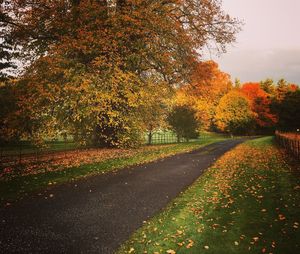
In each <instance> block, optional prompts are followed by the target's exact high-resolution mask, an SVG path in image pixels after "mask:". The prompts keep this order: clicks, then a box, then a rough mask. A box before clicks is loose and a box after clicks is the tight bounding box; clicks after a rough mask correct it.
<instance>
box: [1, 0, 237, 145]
mask: <svg viewBox="0 0 300 254" xmlns="http://www.w3.org/2000/svg"><path fill="white" fill-rule="evenodd" d="M221 7H222V6H221V1H219V0H205V1H200V0H196V1H195V0H168V1H166V0H142V1H141V0H53V1H52V0H51V1H49V0H38V1H37V0H5V1H1V13H0V23H1V31H0V32H1V38H0V40H1V48H0V56H1V61H0V62H1V63H3V64H1V66H0V67H1V68H0V69H1V70H2V71H1V74H2V75H1V78H2V80H4V79H7V78H8V75H7V74H8V72H7V67H11V66H12V65H13V62H15V63H17V65H18V66H19V67H20V68H19V75H18V76H17V77H15V78H10V79H8V80H7V81H5V82H4V83H2V84H1V87H0V96H1V104H2V105H1V119H0V121H1V127H0V136H1V139H2V140H4V139H5V140H13V139H23V138H26V139H30V140H33V141H34V142H36V143H41V142H42V141H43V140H44V139H45V138H47V139H51V138H55V137H57V136H59V135H70V134H71V135H73V136H74V138H75V140H77V141H78V142H82V143H92V144H94V145H97V146H135V145H138V144H139V143H140V142H141V137H142V136H143V135H142V134H143V133H144V132H145V130H153V129H155V128H159V127H160V128H161V126H162V125H161V122H162V119H166V114H165V110H166V108H170V107H169V106H168V105H170V104H168V103H167V102H168V100H169V99H170V96H172V93H174V92H175V90H176V89H175V88H176V87H179V86H181V85H182V84H185V83H189V82H190V79H191V75H192V74H193V75H194V73H196V72H197V68H198V66H199V58H200V57H201V56H200V53H199V52H201V49H202V48H203V47H209V48H211V46H212V45H215V46H216V47H217V49H218V50H220V51H223V50H224V49H225V46H226V44H228V43H231V42H233V41H234V40H235V34H236V33H237V32H238V31H239V30H240V22H239V21H238V20H236V19H233V18H231V17H230V16H229V15H227V14H226V13H224V12H223V11H222V8H221ZM201 73H203V72H202V71H201Z"/></svg>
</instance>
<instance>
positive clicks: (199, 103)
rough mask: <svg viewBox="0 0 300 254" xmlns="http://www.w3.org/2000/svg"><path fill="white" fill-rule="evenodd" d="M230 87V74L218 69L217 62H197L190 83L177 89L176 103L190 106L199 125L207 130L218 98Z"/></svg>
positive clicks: (210, 124) (209, 127)
mask: <svg viewBox="0 0 300 254" xmlns="http://www.w3.org/2000/svg"><path fill="white" fill-rule="evenodd" d="M231 89H232V83H231V80H230V76H229V75H228V74H227V73H224V72H222V71H220V69H219V67H218V64H217V63H215V62H213V61H206V62H198V63H197V65H195V68H194V71H193V73H192V75H191V78H190V83H189V84H187V85H185V86H183V87H182V88H180V89H179V90H178V92H177V97H176V103H177V104H178V105H189V106H190V107H192V108H193V109H194V110H195V112H196V117H197V119H198V120H199V121H200V122H201V127H202V128H203V129H206V130H209V129H211V126H212V122H213V117H214V115H215V110H216V107H217V105H218V103H219V101H220V99H221V98H222V96H223V95H224V94H226V93H228V92H229V91H230V90H231Z"/></svg>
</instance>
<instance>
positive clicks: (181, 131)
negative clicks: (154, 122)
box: [167, 106, 199, 142]
mask: <svg viewBox="0 0 300 254" xmlns="http://www.w3.org/2000/svg"><path fill="white" fill-rule="evenodd" d="M195 114H196V112H195V110H193V109H192V108H190V107H189V106H175V107H173V109H172V110H171V112H170V113H169V115H168V117H167V121H168V123H169V125H170V126H171V128H172V130H173V131H174V132H175V133H176V135H177V140H178V142H180V140H181V139H182V138H185V139H186V140H187V141H188V140H189V139H191V138H197V137H198V132H197V130H198V127H199V123H198V121H197V119H196V116H195Z"/></svg>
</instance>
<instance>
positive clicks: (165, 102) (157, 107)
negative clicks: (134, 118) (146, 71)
mask: <svg viewBox="0 0 300 254" xmlns="http://www.w3.org/2000/svg"><path fill="white" fill-rule="evenodd" d="M148 82H149V84H148V85H147V86H146V87H147V99H146V100H145V101H144V102H145V103H144V104H143V105H142V106H140V108H139V111H140V115H141V118H142V128H143V130H144V131H145V132H146V133H147V136H148V144H151V143H152V137H153V133H154V132H155V131H157V130H160V129H166V128H167V122H166V118H167V114H168V111H169V107H170V104H171V99H172V97H173V95H174V90H173V89H172V88H171V87H170V86H169V85H168V84H167V83H165V82H163V83H161V84H156V81H155V80H153V79H152V80H149V81H148ZM158 88H159V89H158Z"/></svg>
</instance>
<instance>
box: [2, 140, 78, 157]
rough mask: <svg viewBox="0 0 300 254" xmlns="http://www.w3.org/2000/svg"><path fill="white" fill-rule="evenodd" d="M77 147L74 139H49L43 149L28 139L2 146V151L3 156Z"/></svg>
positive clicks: (58, 150) (66, 149)
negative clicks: (65, 140)
mask: <svg viewBox="0 0 300 254" xmlns="http://www.w3.org/2000/svg"><path fill="white" fill-rule="evenodd" d="M76 148H77V145H76V143H75V142H72V141H67V142H64V141H61V140H57V141H47V142H46V143H45V148H43V149H41V148H38V147H36V146H35V145H34V144H32V143H30V142H28V141H21V142H20V143H16V144H8V145H5V146H1V147H0V149H1V152H2V156H13V155H17V156H19V154H20V153H21V154H22V155H26V154H34V153H36V152H41V151H43V152H44V151H48V152H60V151H68V150H74V149H76Z"/></svg>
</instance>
